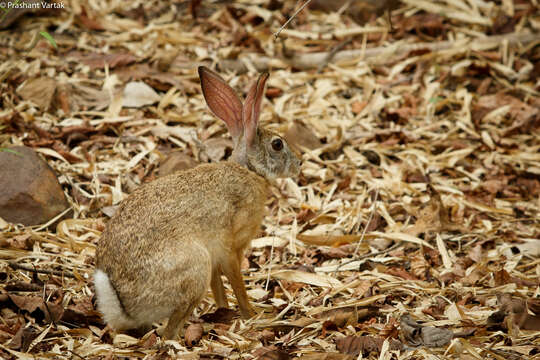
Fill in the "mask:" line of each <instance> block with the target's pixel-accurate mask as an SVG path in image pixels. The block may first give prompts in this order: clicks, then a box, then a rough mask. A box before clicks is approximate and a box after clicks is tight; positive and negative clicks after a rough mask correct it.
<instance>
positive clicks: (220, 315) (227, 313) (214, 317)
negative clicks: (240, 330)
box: [201, 308, 238, 323]
mask: <svg viewBox="0 0 540 360" xmlns="http://www.w3.org/2000/svg"><path fill="white" fill-rule="evenodd" d="M236 317H238V312H236V311H235V310H232V309H226V308H219V309H217V310H216V311H215V312H213V313H208V314H204V315H203V316H201V319H202V320H203V321H205V322H209V323H229V322H231V320H232V319H234V318H236Z"/></svg>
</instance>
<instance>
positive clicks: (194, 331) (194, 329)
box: [184, 323, 203, 346]
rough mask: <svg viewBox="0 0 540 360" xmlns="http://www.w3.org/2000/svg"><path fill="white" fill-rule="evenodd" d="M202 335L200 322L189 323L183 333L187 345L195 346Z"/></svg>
mask: <svg viewBox="0 0 540 360" xmlns="http://www.w3.org/2000/svg"><path fill="white" fill-rule="evenodd" d="M202 335H203V326H202V324H200V323H195V324H190V325H189V326H188V327H187V329H186V333H185V334H184V340H185V341H186V345H187V346H195V345H197V344H198V343H199V341H200V340H201V338H202Z"/></svg>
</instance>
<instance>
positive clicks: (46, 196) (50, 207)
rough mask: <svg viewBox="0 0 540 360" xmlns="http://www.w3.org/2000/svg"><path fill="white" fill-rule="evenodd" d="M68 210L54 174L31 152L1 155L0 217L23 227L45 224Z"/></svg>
mask: <svg viewBox="0 0 540 360" xmlns="http://www.w3.org/2000/svg"><path fill="white" fill-rule="evenodd" d="M68 207H69V204H68V202H67V200H66V198H65V196H64V192H63V191H62V187H61V186H60V183H59V182H58V179H57V178H56V175H55V173H54V171H53V170H52V169H51V168H50V167H49V165H48V164H47V162H45V160H43V159H42V158H41V157H40V156H39V155H38V154H37V153H36V152H35V151H34V150H32V149H30V148H28V147H25V146H16V147H12V148H9V149H3V151H0V217H1V218H2V219H4V220H5V221H9V222H12V223H20V224H23V225H26V226H30V225H38V224H44V223H46V222H47V221H49V220H51V219H52V218H54V217H55V216H56V215H58V214H59V213H61V212H62V211H64V210H65V209H67V208H68Z"/></svg>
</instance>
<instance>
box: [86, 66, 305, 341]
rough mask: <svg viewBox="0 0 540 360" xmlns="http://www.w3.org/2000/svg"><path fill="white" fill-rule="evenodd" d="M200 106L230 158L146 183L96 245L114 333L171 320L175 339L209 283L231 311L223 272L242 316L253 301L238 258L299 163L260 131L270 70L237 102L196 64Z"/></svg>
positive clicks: (104, 309) (167, 333)
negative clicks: (282, 180) (281, 181)
mask: <svg viewBox="0 0 540 360" xmlns="http://www.w3.org/2000/svg"><path fill="white" fill-rule="evenodd" d="M198 70H199V77H200V80H201V88H202V92H203V95H204V98H205V100H206V103H207V105H208V107H209V108H210V110H211V111H212V112H213V113H214V115H215V116H217V117H218V118H220V119H221V120H223V121H224V122H225V123H226V125H227V128H228V130H229V132H230V134H231V135H232V138H233V142H234V150H233V153H232V156H231V157H232V161H226V162H220V163H213V164H204V165H199V166H197V167H195V168H193V169H190V170H186V171H179V172H176V173H173V174H171V175H168V176H165V177H162V178H159V179H157V180H155V181H152V182H150V183H147V184H144V185H142V186H141V187H140V188H138V189H137V190H136V191H134V192H133V193H132V194H131V195H130V196H129V197H128V198H127V199H126V200H124V201H123V202H122V204H121V205H120V207H119V209H118V211H117V212H116V213H115V215H114V216H113V217H112V218H111V219H110V221H109V222H108V224H107V227H106V229H105V231H104V232H103V234H102V236H101V239H100V241H99V244H98V247H97V254H96V257H97V260H96V271H95V274H94V283H95V289H96V296H97V306H98V309H99V310H100V311H101V313H102V314H103V316H104V319H105V321H106V322H107V323H108V324H109V325H110V326H111V327H113V328H114V329H116V330H127V329H148V328H149V327H151V325H152V323H153V322H156V321H159V320H162V319H165V318H168V319H169V320H168V323H167V326H166V328H165V330H164V332H163V336H164V337H165V338H167V339H172V338H174V337H176V336H177V335H178V333H179V330H180V329H182V328H183V325H184V322H185V320H186V319H187V318H188V317H189V316H190V315H191V313H192V311H193V309H194V308H195V307H196V306H197V305H198V304H199V302H200V301H201V300H202V299H203V297H204V296H205V294H206V292H207V290H208V287H209V285H210V287H211V289H212V293H213V295H214V299H215V301H216V304H217V306H218V307H227V298H226V295H225V289H224V287H223V283H222V279H221V275H222V274H223V275H225V276H226V277H227V278H228V279H229V281H230V283H231V286H232V289H233V291H234V294H235V295H236V298H237V300H238V305H239V308H240V312H241V314H242V316H243V317H244V318H249V317H251V316H252V315H253V314H254V311H253V309H252V307H251V306H250V304H249V301H248V296H247V293H246V289H245V287H244V282H243V280H242V274H241V272H240V261H241V258H242V255H243V252H244V250H245V249H246V248H247V246H248V245H249V244H250V241H251V240H252V239H253V238H254V237H255V236H256V235H257V232H258V231H259V230H260V226H261V222H262V220H263V217H264V213H265V202H266V200H267V197H268V194H269V191H268V190H269V185H270V183H271V182H272V181H273V180H274V179H275V178H279V177H289V176H296V175H297V174H298V173H299V171H300V159H299V157H298V156H297V155H296V153H295V152H294V151H293V150H291V148H289V146H288V144H287V143H286V142H285V140H284V139H283V138H282V137H280V136H279V135H278V134H276V133H274V132H272V131H270V130H267V129H264V128H259V127H258V121H259V115H260V111H261V103H262V99H263V96H264V88H265V83H266V80H267V79H268V74H267V73H265V74H262V75H261V76H260V77H259V79H258V80H257V81H256V82H255V84H253V86H252V87H251V88H250V90H249V92H248V94H247V97H246V99H245V101H244V104H243V105H242V102H241V100H240V98H239V97H238V96H237V95H236V93H235V92H234V90H233V89H232V88H231V87H230V86H229V85H228V84H227V83H226V82H225V81H224V80H223V79H222V78H221V77H220V76H219V75H218V74H216V73H215V72H213V71H211V70H209V69H208V68H206V67H199V69H198Z"/></svg>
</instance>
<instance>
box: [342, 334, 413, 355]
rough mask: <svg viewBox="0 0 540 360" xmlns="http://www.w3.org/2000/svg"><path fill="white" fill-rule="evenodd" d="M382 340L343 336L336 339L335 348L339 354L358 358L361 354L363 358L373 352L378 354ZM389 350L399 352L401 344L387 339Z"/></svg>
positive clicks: (365, 336) (368, 336) (374, 337)
mask: <svg viewBox="0 0 540 360" xmlns="http://www.w3.org/2000/svg"><path fill="white" fill-rule="evenodd" d="M384 340H385V339H384V338H382V337H380V336H371V335H364V336H344V337H341V338H338V339H336V348H337V350H338V351H339V352H342V353H345V354H349V355H353V356H358V355H359V354H360V353H362V354H363V355H365V356H368V355H369V353H372V352H375V353H380V352H381V349H382V346H383V343H384ZM389 341H390V349H391V350H401V349H402V348H403V344H401V342H400V341H399V340H396V339H389Z"/></svg>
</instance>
